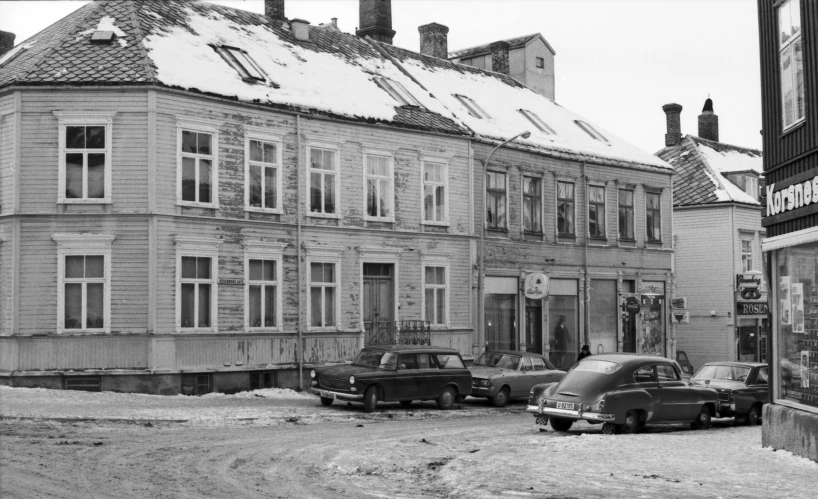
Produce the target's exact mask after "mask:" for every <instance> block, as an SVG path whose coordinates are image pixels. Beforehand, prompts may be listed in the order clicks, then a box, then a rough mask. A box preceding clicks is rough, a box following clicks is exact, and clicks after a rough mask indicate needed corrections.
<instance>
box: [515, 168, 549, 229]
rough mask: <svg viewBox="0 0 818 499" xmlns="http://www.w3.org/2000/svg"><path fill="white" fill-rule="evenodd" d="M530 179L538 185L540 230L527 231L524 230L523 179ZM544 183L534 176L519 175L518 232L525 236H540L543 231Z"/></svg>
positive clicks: (541, 179) (540, 178) (524, 196)
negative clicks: (520, 231)
mask: <svg viewBox="0 0 818 499" xmlns="http://www.w3.org/2000/svg"><path fill="white" fill-rule="evenodd" d="M526 178H530V179H533V180H536V181H538V182H539V183H540V230H528V229H526V228H525V198H526V197H528V196H526V194H525V179H526ZM544 186H545V181H544V179H543V178H542V177H539V176H536V175H528V174H526V173H523V174H522V175H520V230H522V231H523V232H525V233H527V234H542V233H543V232H544V231H545V189H544Z"/></svg>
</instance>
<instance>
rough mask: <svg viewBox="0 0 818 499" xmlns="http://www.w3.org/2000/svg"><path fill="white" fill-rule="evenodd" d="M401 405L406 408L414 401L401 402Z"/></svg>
mask: <svg viewBox="0 0 818 499" xmlns="http://www.w3.org/2000/svg"><path fill="white" fill-rule="evenodd" d="M400 405H402V406H404V407H406V406H407V405H412V401H411V400H401V401H400Z"/></svg>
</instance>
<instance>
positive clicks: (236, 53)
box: [211, 45, 267, 83]
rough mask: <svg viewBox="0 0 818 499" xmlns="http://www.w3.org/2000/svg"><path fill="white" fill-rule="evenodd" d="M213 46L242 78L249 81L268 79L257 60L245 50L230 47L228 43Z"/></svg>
mask: <svg viewBox="0 0 818 499" xmlns="http://www.w3.org/2000/svg"><path fill="white" fill-rule="evenodd" d="M211 46H212V47H213V50H215V51H216V52H218V53H219V55H220V56H222V59H224V60H225V61H226V62H227V64H230V66H231V67H232V68H233V69H235V70H236V72H238V73H239V76H241V79H242V80H244V81H246V82H248V83H255V82H260V81H266V80H267V77H266V75H265V74H264V71H262V70H261V68H260V67H259V65H258V64H256V61H254V60H253V59H252V58H251V57H250V56H249V55H248V54H247V52H245V51H244V50H242V49H239V48H236V47H228V46H227V45H220V46H215V45H211Z"/></svg>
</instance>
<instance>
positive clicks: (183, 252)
mask: <svg viewBox="0 0 818 499" xmlns="http://www.w3.org/2000/svg"><path fill="white" fill-rule="evenodd" d="M174 243H175V244H176V332H177V333H201V332H213V333H215V332H218V330H219V323H218V318H219V246H220V245H221V243H222V240H221V239H214V238H210V237H195V236H175V237H174ZM182 257H200V258H210V279H207V280H203V279H197V280H196V282H197V283H205V284H210V285H211V291H210V327H186V328H183V327H182ZM186 282H187V281H186ZM196 300H197V301H198V293H197V297H196ZM196 312H197V315H198V307H196Z"/></svg>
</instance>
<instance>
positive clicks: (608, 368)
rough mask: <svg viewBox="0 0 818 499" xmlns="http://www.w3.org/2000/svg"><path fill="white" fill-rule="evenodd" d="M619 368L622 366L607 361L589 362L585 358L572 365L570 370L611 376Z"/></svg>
mask: <svg viewBox="0 0 818 499" xmlns="http://www.w3.org/2000/svg"><path fill="white" fill-rule="evenodd" d="M620 367H622V365H621V364H619V363H617V362H611V361H608V360H591V359H588V358H585V359H583V360H582V362H578V363H576V364H574V367H573V368H571V370H572V371H590V372H593V373H600V374H613V373H615V372H616V371H618V370H619V368H620Z"/></svg>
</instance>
